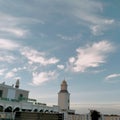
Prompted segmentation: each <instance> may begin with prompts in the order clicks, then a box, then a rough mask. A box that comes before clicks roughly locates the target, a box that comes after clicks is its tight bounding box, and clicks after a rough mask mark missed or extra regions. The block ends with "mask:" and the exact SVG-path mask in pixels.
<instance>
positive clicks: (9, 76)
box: [5, 71, 15, 79]
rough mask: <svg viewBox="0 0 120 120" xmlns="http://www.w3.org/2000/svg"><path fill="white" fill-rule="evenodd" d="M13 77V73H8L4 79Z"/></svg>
mask: <svg viewBox="0 0 120 120" xmlns="http://www.w3.org/2000/svg"><path fill="white" fill-rule="evenodd" d="M13 77H15V72H13V71H10V72H8V73H7V74H6V75H5V78H6V79H9V78H13Z"/></svg>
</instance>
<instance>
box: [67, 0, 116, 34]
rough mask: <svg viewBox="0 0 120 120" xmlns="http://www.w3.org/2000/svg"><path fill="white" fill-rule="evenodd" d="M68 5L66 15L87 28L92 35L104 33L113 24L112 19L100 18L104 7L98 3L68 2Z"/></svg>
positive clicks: (88, 1) (86, 1)
mask: <svg viewBox="0 0 120 120" xmlns="http://www.w3.org/2000/svg"><path fill="white" fill-rule="evenodd" d="M68 3H69V5H70V9H69V12H68V14H69V15H73V16H74V17H76V18H78V19H79V23H80V24H83V25H85V26H87V27H89V28H90V30H91V32H92V33H93V34H94V35H101V34H104V31H105V30H107V29H108V28H110V27H111V26H113V25H114V23H115V20H114V19H108V18H105V17H103V16H100V14H101V13H102V12H103V10H104V6H103V4H102V2H100V1H95V0H81V1H79V0H76V1H72V0H70V1H69V2H68ZM86 3H87V4H86ZM67 11H68V10H67Z"/></svg>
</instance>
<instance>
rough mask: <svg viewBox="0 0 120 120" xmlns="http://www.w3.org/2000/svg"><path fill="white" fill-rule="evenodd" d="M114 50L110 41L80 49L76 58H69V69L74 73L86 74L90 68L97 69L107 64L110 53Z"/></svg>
mask: <svg viewBox="0 0 120 120" xmlns="http://www.w3.org/2000/svg"><path fill="white" fill-rule="evenodd" d="M113 50H114V47H113V45H112V44H111V43H110V42H108V41H100V42H98V43H93V44H92V45H86V47H84V48H78V49H77V50H76V51H77V55H76V57H71V58H69V64H68V69H71V70H72V71H74V72H84V71H85V70H86V69H88V68H95V67H98V66H100V64H102V63H105V62H106V56H107V54H108V53H110V52H112V51H113Z"/></svg>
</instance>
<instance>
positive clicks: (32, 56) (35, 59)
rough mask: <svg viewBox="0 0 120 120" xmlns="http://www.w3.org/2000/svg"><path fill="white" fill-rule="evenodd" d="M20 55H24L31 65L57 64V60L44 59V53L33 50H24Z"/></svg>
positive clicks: (53, 58)
mask: <svg viewBox="0 0 120 120" xmlns="http://www.w3.org/2000/svg"><path fill="white" fill-rule="evenodd" d="M21 54H22V55H24V56H25V57H26V58H27V59H28V60H29V62H30V63H31V64H32V63H39V64H41V65H43V66H46V65H50V64H56V63H58V62H59V59H57V58H55V57H51V58H46V55H45V53H42V52H39V51H37V50H34V49H30V48H25V49H22V50H21Z"/></svg>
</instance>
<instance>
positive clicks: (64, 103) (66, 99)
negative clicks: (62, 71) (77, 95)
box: [58, 80, 70, 111]
mask: <svg viewBox="0 0 120 120" xmlns="http://www.w3.org/2000/svg"><path fill="white" fill-rule="evenodd" d="M58 106H59V107H60V109H61V110H62V111H68V110H69V109H70V93H69V92H68V90H67V82H66V81H65V80H63V82H62V84H61V90H60V92H59V93H58Z"/></svg>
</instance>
